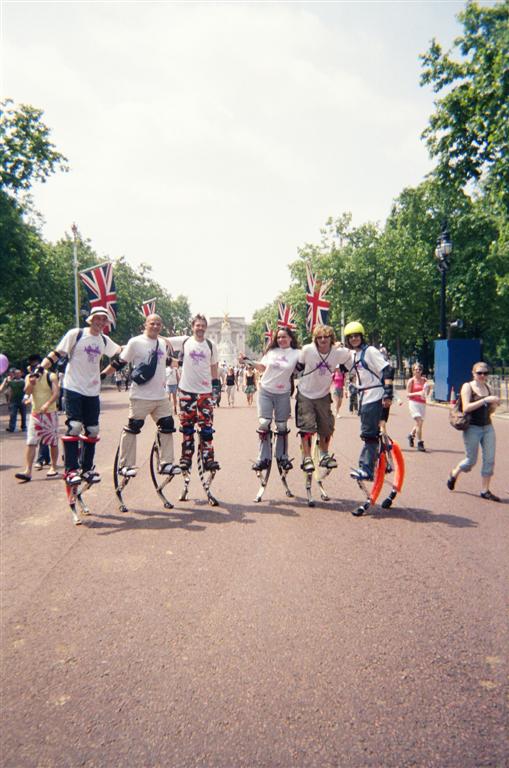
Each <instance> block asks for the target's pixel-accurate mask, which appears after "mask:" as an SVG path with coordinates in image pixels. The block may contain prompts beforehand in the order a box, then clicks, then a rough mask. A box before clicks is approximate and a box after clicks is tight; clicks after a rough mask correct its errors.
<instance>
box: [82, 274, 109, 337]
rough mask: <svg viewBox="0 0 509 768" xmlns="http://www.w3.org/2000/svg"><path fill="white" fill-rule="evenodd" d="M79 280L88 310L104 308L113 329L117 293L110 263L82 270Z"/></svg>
mask: <svg viewBox="0 0 509 768" xmlns="http://www.w3.org/2000/svg"><path fill="white" fill-rule="evenodd" d="M80 279H81V282H82V283H83V285H84V286H85V289H86V291H87V294H88V301H89V304H90V309H93V308H94V307H105V308H106V309H107V310H108V312H109V315H110V320H111V325H112V327H113V328H115V326H116V325H117V291H116V288H115V281H114V279H113V266H112V264H111V262H109V261H108V262H106V263H105V264H99V265H98V266H97V267H90V269H84V270H83V271H82V272H80ZM108 329H109V326H108ZM108 329H106V330H108Z"/></svg>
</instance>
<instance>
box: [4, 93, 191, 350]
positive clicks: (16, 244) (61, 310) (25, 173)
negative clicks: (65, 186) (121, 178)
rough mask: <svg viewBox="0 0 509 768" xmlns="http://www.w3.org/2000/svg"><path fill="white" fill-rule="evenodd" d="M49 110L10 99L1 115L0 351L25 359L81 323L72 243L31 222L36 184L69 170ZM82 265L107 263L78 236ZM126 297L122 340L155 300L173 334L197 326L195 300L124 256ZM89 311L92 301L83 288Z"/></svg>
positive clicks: (120, 266)
mask: <svg viewBox="0 0 509 768" xmlns="http://www.w3.org/2000/svg"><path fill="white" fill-rule="evenodd" d="M42 114H43V113H42V111H41V110H38V109H35V108H33V107H30V106H26V105H21V106H20V107H18V108H15V107H14V106H13V105H12V102H11V101H9V100H8V101H6V102H4V103H3V104H2V112H1V115H0V170H1V180H0V274H1V275H2V281H1V288H0V349H1V351H2V352H3V353H4V354H6V355H7V356H8V357H9V359H10V360H11V361H12V362H16V363H20V362H21V361H22V360H23V359H26V357H27V356H28V355H29V354H31V353H34V352H40V353H45V352H47V351H48V350H49V349H51V348H52V347H54V346H55V344H56V343H57V342H58V341H59V339H60V338H61V336H62V335H63V334H64V333H65V331H67V330H68V329H69V328H70V327H72V326H73V325H74V324H75V308H74V271H73V240H72V238H71V237H69V236H66V237H64V238H62V239H61V240H59V241H58V242H57V243H55V244H52V243H47V242H45V241H44V240H43V239H42V237H41V235H40V232H39V231H38V229H37V228H36V226H35V225H34V224H31V223H28V222H27V221H26V213H27V212H30V213H32V214H33V211H31V210H30V204H29V200H28V204H27V198H24V199H22V194H23V193H27V192H29V190H30V188H31V186H32V184H33V183H34V182H43V181H45V180H46V179H47V177H48V176H49V175H50V174H52V173H54V172H55V171H56V170H57V169H60V170H66V166H65V158H64V157H63V155H61V154H60V152H58V151H57V150H56V149H55V147H54V145H53V144H52V143H51V141H50V139H49V135H50V131H49V129H48V128H47V126H46V125H44V123H43V122H42V121H41V116H42ZM78 260H79V269H85V268H87V267H91V266H93V265H95V264H99V263H101V262H103V261H104V258H101V257H99V256H98V255H97V253H96V252H95V251H94V250H93V248H92V245H91V243H90V241H88V240H85V239H83V238H81V237H79V238H78ZM113 273H114V276H115V280H116V287H117V295H118V299H119V315H118V327H117V329H116V330H115V331H114V333H113V334H112V335H113V337H114V338H115V339H116V340H117V341H118V342H119V343H125V342H126V341H127V340H128V338H129V337H130V336H132V335H135V334H137V333H139V332H140V330H141V327H142V325H143V316H142V313H141V303H142V302H143V301H145V300H147V299H151V298H154V297H155V298H156V309H157V312H158V313H159V314H160V315H161V316H162V318H163V320H164V323H165V327H166V330H167V331H168V332H169V333H170V334H173V335H177V334H179V333H183V332H185V331H186V330H187V329H188V328H189V325H190V310H189V304H188V300H187V298H186V297H184V296H178V297H177V298H176V299H173V298H172V297H171V296H170V294H169V293H168V292H167V291H165V290H164V288H162V287H161V286H160V285H159V284H158V283H157V282H156V281H155V280H154V279H153V277H152V276H151V267H150V266H148V265H147V264H142V265H141V266H140V267H139V269H134V268H133V267H131V266H129V264H127V262H126V261H125V260H124V259H118V260H117V261H115V262H114V263H113ZM79 291H80V298H81V310H82V316H83V315H84V314H85V315H86V314H88V308H89V304H88V300H87V297H86V293H85V291H84V289H83V287H82V286H81V285H80V287H79Z"/></svg>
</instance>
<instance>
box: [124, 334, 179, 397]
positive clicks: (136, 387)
mask: <svg viewBox="0 0 509 768" xmlns="http://www.w3.org/2000/svg"><path fill="white" fill-rule="evenodd" d="M157 341H158V342H159V348H158V350H157V368H156V372H155V373H154V375H153V376H152V378H151V379H150V380H149V381H147V383H146V384H137V383H136V382H135V381H131V386H130V387H129V398H130V399H131V400H163V399H166V389H165V386H166V357H167V355H168V352H167V348H166V342H165V340H164V339H162V338H161V337H160V336H159V337H158V338H157ZM155 348H156V339H149V337H148V336H145V334H144V333H142V334H140V336H133V337H132V339H129V341H128V342H127V344H126V346H125V347H124V349H123V350H122V352H121V354H120V359H121V360H125V361H126V363H131V365H132V366H133V368H136V366H137V365H139V364H140V363H148V361H149V359H150V355H151V353H152V352H153V351H154V350H155Z"/></svg>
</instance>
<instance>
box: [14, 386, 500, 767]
mask: <svg viewBox="0 0 509 768" xmlns="http://www.w3.org/2000/svg"><path fill="white" fill-rule="evenodd" d="M237 400H238V404H237V405H236V407H234V408H227V407H224V406H225V398H223V407H221V408H220V409H218V410H217V411H216V430H217V431H216V447H217V457H218V459H219V460H220V463H221V466H222V469H221V471H220V472H219V473H218V475H217V477H216V480H215V482H214V486H213V490H214V493H215V494H216V495H217V497H218V499H219V500H220V506H218V507H211V506H209V505H208V504H207V503H206V500H205V498H204V494H203V490H202V488H201V485H200V483H199V480H198V477H197V476H196V475H193V478H192V483H191V492H190V499H189V501H187V502H179V501H178V492H179V491H180V488H181V485H182V483H181V481H180V480H179V479H176V480H175V481H174V482H173V483H172V484H170V486H169V491H168V495H169V497H170V498H171V500H172V501H173V502H174V503H175V508H174V509H172V510H166V509H164V508H163V507H162V505H161V503H160V501H159V499H158V498H157V496H156V494H155V491H154V488H153V486H152V483H151V481H150V476H149V465H148V455H149V451H150V445H151V442H152V439H153V435H154V429H153V426H152V424H151V423H148V422H147V425H146V426H145V429H144V431H143V433H142V435H141V436H140V439H139V447H138V463H139V465H140V470H139V474H138V477H137V478H136V479H135V480H134V481H133V482H132V483H130V485H129V486H128V488H127V489H126V500H127V502H128V504H129V507H130V511H129V512H128V513H124V514H123V513H120V512H119V510H118V505H117V503H116V499H115V496H114V493H113V484H112V466H113V457H114V452H115V449H116V445H117V443H118V439H119V434H120V429H121V426H122V423H123V422H124V421H125V418H126V411H127V396H126V394H125V393H117V392H116V391H114V390H111V389H110V390H106V391H105V392H104V393H103V412H102V417H101V425H102V438H101V442H100V443H99V446H98V450H97V460H98V468H99V469H100V471H101V474H102V476H103V481H102V483H101V484H100V485H99V486H96V487H95V488H93V489H91V490H90V491H89V492H88V494H87V498H88V503H89V505H90V507H91V510H92V513H93V514H92V515H91V516H90V517H89V518H86V520H85V522H84V524H83V525H81V526H74V525H73V524H72V522H71V516H70V512H69V509H68V506H67V503H66V499H65V492H64V488H63V484H62V481H60V480H50V479H47V478H46V477H45V472H44V471H43V472H39V473H34V478H33V480H32V482H31V483H28V484H18V483H17V481H16V480H15V479H14V472H15V471H19V468H20V467H21V466H22V464H23V451H24V436H23V435H22V434H19V433H15V434H13V435H7V434H6V433H5V426H6V424H5V419H4V418H3V419H2V424H1V428H2V434H1V436H2V451H3V471H2V473H1V478H2V508H3V512H2V538H1V555H2V610H1V614H2V615H1V618H2V662H3V664H2V678H3V683H2V705H3V728H2V748H1V761H2V762H1V764H2V766H9V768H10V767H11V766H12V767H13V768H24V767H25V766H34V767H35V766H37V767H38V768H50V767H52V766H86V767H87V768H91V767H92V766H135V767H138V766H140V767H141V766H143V767H146V768H153V767H154V768H155V767H156V766H161V767H163V766H164V767H171V768H180V767H182V768H184V767H187V766H200V768H202V767H203V768H209V767H210V768H215V767H216V766H217V767H221V768H226V767H230V766H232V768H233V767H235V768H237V767H238V768H240V767H244V766H249V767H253V768H254V767H255V766H260V767H261V766H267V767H271V768H272V767H274V768H276V767H278V766H282V767H283V766H284V767H285V768H286V767H290V766H291V767H294V766H295V767H297V766H298V767H302V768H312V767H314V766H317V767H320V768H325V767H327V766H331V767H332V766H335V767H341V768H343V767H345V768H350V767H351V768H363V767H364V766H377V767H382V766H383V767H384V768H401V767H406V766H430V767H431V766H433V767H435V766H436V768H444V767H453V766H454V767H455V766H458V767H461V768H470V767H472V768H473V767H474V766H475V767H477V766H496V768H502V766H506V765H508V764H509V741H508V733H507V725H508V695H507V694H508V690H507V671H508V664H507V650H508V647H509V643H508V640H509V629H508V618H507V607H508V606H507V602H508V600H507V598H508V570H509V568H508V562H509V559H508V557H507V553H508V546H507V545H508V532H509V506H508V502H509V471H508V469H509V458H508V457H509V420H506V419H503V418H497V419H496V430H497V439H498V448H497V469H496V475H495V478H494V480H493V483H492V490H493V491H494V492H496V493H498V494H499V495H501V496H502V497H503V503H501V504H496V503H493V502H486V501H484V500H481V499H480V498H479V490H480V475H479V471H480V469H479V466H478V467H476V469H474V471H473V472H472V473H470V474H469V475H468V476H467V475H462V476H461V478H460V480H459V481H458V485H457V490H455V491H454V492H453V493H451V492H450V491H449V490H448V489H447V488H446V485H445V481H446V478H447V474H448V471H449V469H450V468H451V467H452V466H453V465H454V464H456V463H457V461H458V460H459V458H460V457H461V455H462V440H461V435H460V433H457V432H455V431H454V430H453V429H451V428H450V427H449V425H448V423H447V413H446V411H445V410H444V409H442V408H438V407H429V408H428V412H427V418H426V423H425V443H426V446H427V448H428V451H427V452H426V453H417V451H415V450H410V449H409V448H408V446H407V444H406V440H405V435H406V433H407V432H408V430H409V427H410V417H409V415H408V412H407V408H406V405H405V406H403V407H398V406H395V407H393V413H392V415H391V420H390V432H391V434H392V435H393V437H394V438H395V439H397V440H398V441H400V442H401V445H402V447H403V451H404V456H405V460H406V466H407V477H406V481H405V486H404V488H403V491H402V493H401V495H400V496H399V497H398V498H397V500H396V502H395V505H394V507H393V508H392V509H389V510H383V509H381V508H379V507H377V508H376V509H375V510H374V511H373V513H372V514H370V515H367V516H365V517H362V518H355V517H353V516H352V515H351V514H350V513H351V510H352V509H354V508H355V507H356V506H357V504H358V503H359V501H361V500H362V497H361V494H360V491H359V489H358V487H357V485H356V483H355V482H353V481H352V480H350V479H349V477H348V471H349V468H350V467H351V466H354V465H355V464H356V457H357V456H358V453H359V449H360V441H359V438H358V427H359V425H358V420H357V418H356V417H355V416H351V415H349V414H348V413H347V410H346V408H345V406H343V410H342V418H341V419H338V420H337V421H336V426H337V429H336V433H335V435H334V439H333V440H334V445H333V447H334V451H335V454H336V456H337V458H338V463H339V467H338V469H337V470H335V471H334V472H333V473H332V475H331V476H330V478H329V479H328V482H327V490H328V492H329V494H330V496H331V501H329V502H321V501H318V502H317V505H316V507H315V508H310V507H308V506H307V504H306V501H305V493H304V481H303V477H302V473H301V472H300V471H299V470H297V469H296V470H294V471H293V472H292V473H290V485H291V488H292V490H293V491H294V493H295V498H293V499H290V498H287V497H286V496H285V494H284V491H283V488H282V486H281V483H280V481H279V478H278V477H277V473H274V474H273V476H271V478H270V482H269V485H268V487H267V490H266V494H265V497H264V500H263V501H262V502H261V503H260V504H255V503H254V501H253V500H254V497H255V495H256V491H257V489H258V484H257V481H256V477H255V475H254V473H253V472H252V471H251V469H250V462H251V460H253V459H254V458H255V455H256V434H255V429H256V413H255V409H254V408H252V409H249V408H247V407H246V405H245V401H244V396H243V395H242V393H239V394H238V395H237ZM291 426H292V434H291V436H290V444H291V447H292V450H291V455H293V456H295V457H298V455H299V451H298V444H297V439H296V436H295V430H294V425H293V422H292V423H291ZM176 440H177V443H178V440H179V436H178V434H177V435H176ZM297 464H298V460H297V461H296V465H297Z"/></svg>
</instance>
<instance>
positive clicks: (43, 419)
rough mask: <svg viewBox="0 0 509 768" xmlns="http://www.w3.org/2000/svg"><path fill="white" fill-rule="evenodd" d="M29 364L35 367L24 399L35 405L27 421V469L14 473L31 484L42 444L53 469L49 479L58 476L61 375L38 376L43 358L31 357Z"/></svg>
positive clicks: (31, 367)
mask: <svg viewBox="0 0 509 768" xmlns="http://www.w3.org/2000/svg"><path fill="white" fill-rule="evenodd" d="M30 361H31V362H33V365H31V366H30V370H29V372H28V374H27V376H26V377H25V382H24V387H25V396H26V397H28V398H30V401H31V404H32V411H31V413H30V419H29V422H28V432H27V441H26V450H25V469H24V470H23V472H16V474H15V477H16V479H17V480H21V482H22V483H28V482H29V481H30V480H31V479H32V466H33V463H34V457H35V451H36V449H37V446H38V444H39V443H41V444H42V445H44V446H48V447H49V453H50V457H51V467H50V469H49V470H48V473H47V477H58V469H57V462H58V413H57V402H58V396H59V387H58V376H57V374H56V373H49V372H46V373H45V375H43V376H37V374H36V368H37V365H38V364H40V362H41V357H40V355H37V356H35V355H34V356H32V357H31V358H30Z"/></svg>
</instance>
